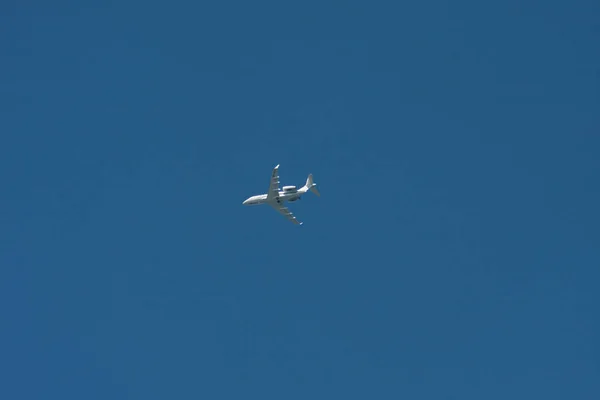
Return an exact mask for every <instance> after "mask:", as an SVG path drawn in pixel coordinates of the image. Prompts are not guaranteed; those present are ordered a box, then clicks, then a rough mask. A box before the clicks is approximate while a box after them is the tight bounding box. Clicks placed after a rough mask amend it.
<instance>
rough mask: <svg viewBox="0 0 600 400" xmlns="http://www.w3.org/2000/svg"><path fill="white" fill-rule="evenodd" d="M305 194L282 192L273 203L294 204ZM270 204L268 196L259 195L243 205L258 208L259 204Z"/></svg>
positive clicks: (249, 198) (247, 200)
mask: <svg viewBox="0 0 600 400" xmlns="http://www.w3.org/2000/svg"><path fill="white" fill-rule="evenodd" d="M303 194H304V193H301V192H285V191H280V192H279V195H278V196H277V197H275V198H273V199H272V200H271V201H273V202H277V203H283V202H286V201H289V202H293V201H296V200H300V198H301V196H302V195H303ZM268 202H269V200H268V199H267V195H266V194H258V195H256V196H251V197H248V198H247V199H246V200H245V201H244V202H243V203H242V204H244V205H246V206H257V205H259V204H265V203H268Z"/></svg>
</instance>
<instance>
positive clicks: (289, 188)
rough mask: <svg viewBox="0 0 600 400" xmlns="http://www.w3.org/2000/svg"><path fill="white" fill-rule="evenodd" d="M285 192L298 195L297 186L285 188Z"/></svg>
mask: <svg viewBox="0 0 600 400" xmlns="http://www.w3.org/2000/svg"><path fill="white" fill-rule="evenodd" d="M283 191H284V192H286V193H296V192H297V191H298V189H296V186H284V187H283Z"/></svg>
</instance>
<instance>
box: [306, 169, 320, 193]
mask: <svg viewBox="0 0 600 400" xmlns="http://www.w3.org/2000/svg"><path fill="white" fill-rule="evenodd" d="M305 187H306V188H307V189H309V190H310V191H311V192H313V193H314V194H316V195H317V196H321V193H319V191H318V190H317V184H316V183H315V182H314V181H313V176H312V174H308V179H306V185H305Z"/></svg>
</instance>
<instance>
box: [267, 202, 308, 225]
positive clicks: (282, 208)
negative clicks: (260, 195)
mask: <svg viewBox="0 0 600 400" xmlns="http://www.w3.org/2000/svg"><path fill="white" fill-rule="evenodd" d="M269 205H270V206H271V207H273V208H274V209H275V210H277V211H278V212H279V213H280V214H281V215H283V216H284V217H286V218H287V219H289V220H290V221H291V222H292V223H294V224H296V225H302V222H300V221H298V220H297V219H296V217H295V216H294V214H292V212H291V211H290V210H289V209H288V208H287V207H286V206H284V205H283V204H278V203H275V204H273V203H269Z"/></svg>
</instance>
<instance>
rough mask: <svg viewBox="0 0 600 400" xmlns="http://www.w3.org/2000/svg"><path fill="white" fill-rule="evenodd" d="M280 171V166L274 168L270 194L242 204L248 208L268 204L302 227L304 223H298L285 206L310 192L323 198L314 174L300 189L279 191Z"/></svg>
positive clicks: (310, 175)
mask: <svg viewBox="0 0 600 400" xmlns="http://www.w3.org/2000/svg"><path fill="white" fill-rule="evenodd" d="M278 169H279V164H277V166H276V167H275V168H273V172H272V173H271V184H270V185H269V192H268V193H266V194H259V195H256V196H251V197H248V198H247V199H246V200H244V202H243V203H242V204H243V205H246V206H255V205H260V204H268V205H270V206H271V207H273V208H274V209H275V210H277V211H279V213H281V214H282V215H283V216H284V217H286V218H287V219H289V220H290V221H292V222H293V223H294V224H296V225H302V222H300V221H298V220H297V219H296V217H294V214H292V212H291V211H290V210H289V209H288V208H287V207H286V206H285V205H284V203H285V202H286V201H289V202H290V203H291V202H293V201H296V200H300V199H301V196H302V195H303V194H304V193H306V192H308V191H309V190H310V191H311V192H313V193H314V194H316V195H317V196H321V194H320V193H319V191H318V190H317V184H316V183H314V182H313V176H312V174H309V175H308V179H307V180H306V185H304V186H302V187H301V188H300V189H296V186H284V187H283V190H279V171H278Z"/></svg>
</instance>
